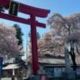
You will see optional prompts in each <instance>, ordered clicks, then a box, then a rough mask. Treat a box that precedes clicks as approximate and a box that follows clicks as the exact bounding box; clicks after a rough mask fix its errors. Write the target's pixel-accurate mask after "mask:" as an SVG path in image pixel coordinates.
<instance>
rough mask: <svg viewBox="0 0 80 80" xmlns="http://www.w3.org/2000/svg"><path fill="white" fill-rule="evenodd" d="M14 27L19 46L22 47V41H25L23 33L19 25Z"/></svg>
mask: <svg viewBox="0 0 80 80" xmlns="http://www.w3.org/2000/svg"><path fill="white" fill-rule="evenodd" d="M14 27H15V29H16V38H17V39H18V45H22V41H23V40H22V35H23V33H22V31H21V28H20V26H19V25H17V24H14Z"/></svg>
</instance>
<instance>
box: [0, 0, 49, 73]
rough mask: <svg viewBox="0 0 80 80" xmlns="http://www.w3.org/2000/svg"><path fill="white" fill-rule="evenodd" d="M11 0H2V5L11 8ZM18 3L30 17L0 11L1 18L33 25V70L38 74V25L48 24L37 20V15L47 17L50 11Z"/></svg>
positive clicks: (21, 9)
mask: <svg viewBox="0 0 80 80" xmlns="http://www.w3.org/2000/svg"><path fill="white" fill-rule="evenodd" d="M11 1H12V0H0V6H3V7H7V8H9V4H10V2H11ZM18 4H19V9H18V12H22V13H25V14H29V15H30V19H23V18H21V17H17V16H13V15H10V14H5V13H0V18H4V19H8V20H12V21H16V22H20V23H24V24H29V25H31V42H32V70H33V74H37V72H38V69H39V62H38V51H37V34H36V26H40V27H46V25H45V24H43V23H40V22H38V21H36V17H42V18H45V17H47V16H48V13H49V12H50V11H49V10H46V9H40V8H35V7H32V6H29V5H25V4H22V3H18Z"/></svg>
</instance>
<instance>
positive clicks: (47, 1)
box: [0, 0, 80, 48]
mask: <svg viewBox="0 0 80 80" xmlns="http://www.w3.org/2000/svg"><path fill="white" fill-rule="evenodd" d="M15 1H18V2H21V3H24V4H27V5H31V6H34V7H39V8H44V9H49V10H50V11H51V12H50V14H49V16H48V17H50V16H51V15H52V14H53V13H60V14H62V15H63V16H68V15H71V14H73V13H79V12H80V0H15ZM20 16H23V17H25V15H22V14H20ZM47 19H48V18H46V19H38V20H39V21H41V22H43V23H46V20H47ZM0 23H5V24H7V25H9V26H10V25H13V24H15V23H16V22H13V21H7V20H3V19H0ZM17 24H19V25H20V27H21V28H22V31H23V33H24V36H23V38H24V39H23V40H24V48H25V47H26V44H27V43H26V42H27V41H28V39H29V38H28V33H29V31H30V26H29V25H24V24H21V23H17ZM48 29H49V26H47V28H45V29H44V28H38V29H37V30H38V32H39V33H40V34H41V35H42V34H44V33H45V32H47V31H48Z"/></svg>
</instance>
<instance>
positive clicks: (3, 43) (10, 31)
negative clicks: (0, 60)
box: [0, 24, 21, 57]
mask: <svg viewBox="0 0 80 80" xmlns="http://www.w3.org/2000/svg"><path fill="white" fill-rule="evenodd" d="M15 35H16V30H15V29H14V28H13V27H8V26H6V25H3V24H0V56H2V57H5V56H6V55H7V56H8V57H15V56H16V55H18V54H20V53H21V51H20V48H21V46H19V45H18V40H17V39H16V37H15Z"/></svg>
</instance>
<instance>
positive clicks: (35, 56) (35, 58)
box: [30, 15, 39, 74]
mask: <svg viewBox="0 0 80 80" xmlns="http://www.w3.org/2000/svg"><path fill="white" fill-rule="evenodd" d="M30 17H31V18H30V19H31V42H32V70H33V71H32V72H33V74H37V71H38V69H39V63H38V51H37V34H36V25H35V21H36V18H35V16H34V15H31V16H30Z"/></svg>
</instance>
